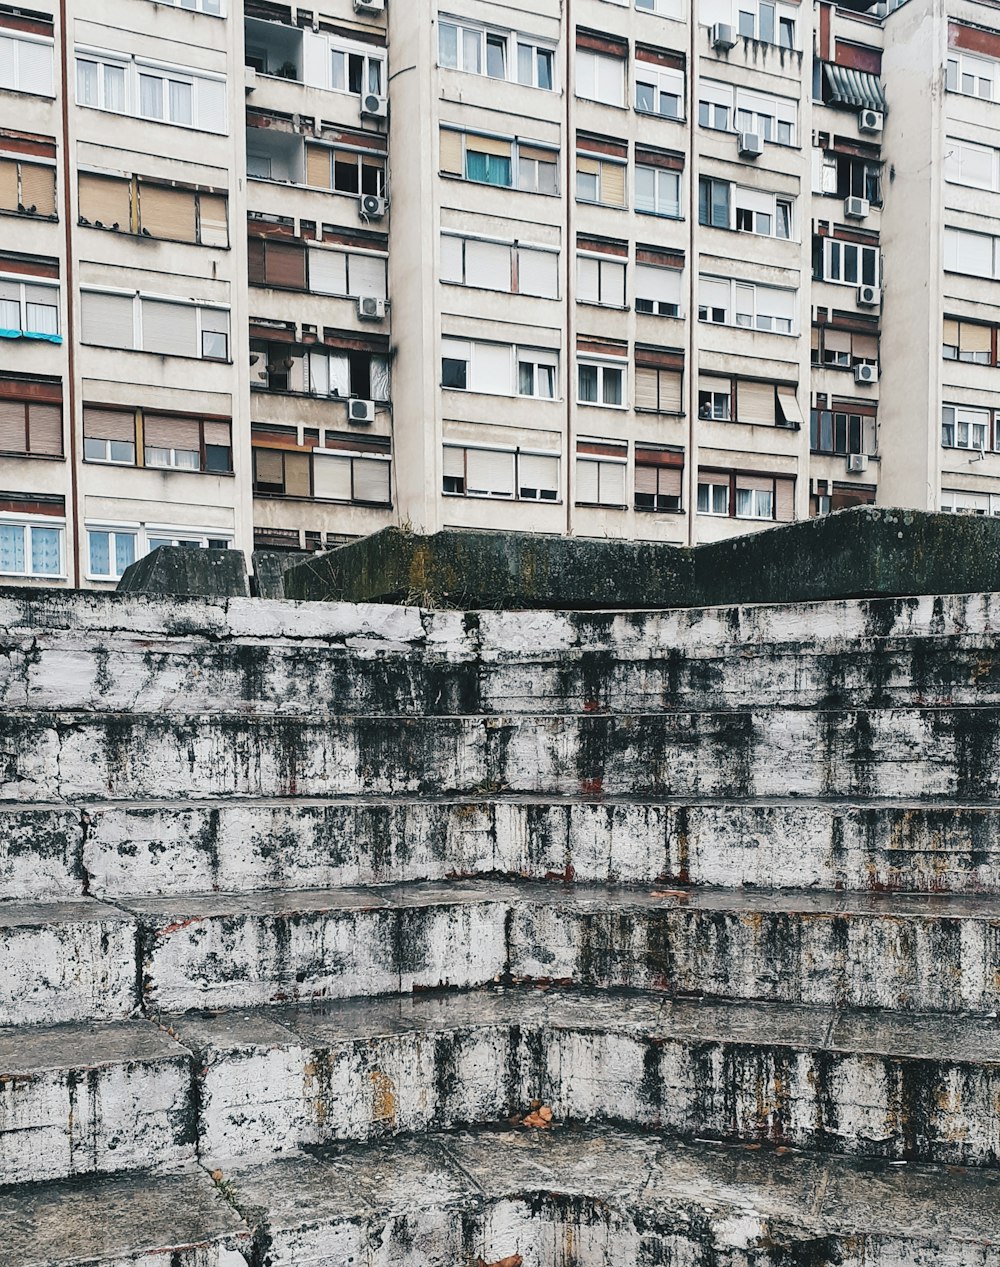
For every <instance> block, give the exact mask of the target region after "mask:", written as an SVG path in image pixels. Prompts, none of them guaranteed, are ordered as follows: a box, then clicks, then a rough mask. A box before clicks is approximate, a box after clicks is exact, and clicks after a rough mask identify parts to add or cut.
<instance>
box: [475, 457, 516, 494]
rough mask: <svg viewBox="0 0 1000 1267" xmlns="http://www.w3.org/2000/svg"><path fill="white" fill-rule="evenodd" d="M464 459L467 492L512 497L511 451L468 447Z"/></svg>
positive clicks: (512, 469) (512, 458) (512, 465)
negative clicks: (466, 473) (466, 474)
mask: <svg viewBox="0 0 1000 1267" xmlns="http://www.w3.org/2000/svg"><path fill="white" fill-rule="evenodd" d="M465 460H466V469H467V470H468V473H469V474H468V485H467V489H466V491H467V492H470V493H492V494H494V495H495V496H498V497H513V495H514V454H513V453H510V452H508V453H504V452H502V451H500V450H497V449H468V450H466V455H465Z"/></svg>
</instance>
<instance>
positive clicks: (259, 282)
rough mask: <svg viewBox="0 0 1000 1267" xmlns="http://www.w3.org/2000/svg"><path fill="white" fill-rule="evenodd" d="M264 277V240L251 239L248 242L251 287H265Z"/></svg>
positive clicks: (248, 276)
mask: <svg viewBox="0 0 1000 1267" xmlns="http://www.w3.org/2000/svg"><path fill="white" fill-rule="evenodd" d="M264 277H265V272H264V239H263V238H250V240H249V241H248V242H247V280H248V281H249V282H250V285H251V286H263V285H264Z"/></svg>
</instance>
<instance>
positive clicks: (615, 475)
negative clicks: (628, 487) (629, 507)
mask: <svg viewBox="0 0 1000 1267" xmlns="http://www.w3.org/2000/svg"><path fill="white" fill-rule="evenodd" d="M599 478H600V481H601V487H600V501H601V505H602V506H622V505H624V504H625V465H624V463H618V462H601V463H600V471H599Z"/></svg>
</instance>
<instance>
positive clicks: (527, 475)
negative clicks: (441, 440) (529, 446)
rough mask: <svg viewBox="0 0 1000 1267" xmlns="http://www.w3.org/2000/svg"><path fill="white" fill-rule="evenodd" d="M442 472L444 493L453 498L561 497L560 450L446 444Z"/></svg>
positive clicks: (534, 499) (518, 498) (536, 499)
mask: <svg viewBox="0 0 1000 1267" xmlns="http://www.w3.org/2000/svg"><path fill="white" fill-rule="evenodd" d="M442 471H443V476H442V478H443V483H442V492H444V493H445V494H446V495H447V496H451V497H499V498H512V499H514V500H517V501H547V502H554V501H557V500H558V498H559V455H558V454H557V453H545V452H537V453H536V452H530V451H527V452H526V451H522V450H520V449H503V448H495V449H492V448H489V447H487V446H485V445H453V444H446V445H445V446H444V455H443V468H442Z"/></svg>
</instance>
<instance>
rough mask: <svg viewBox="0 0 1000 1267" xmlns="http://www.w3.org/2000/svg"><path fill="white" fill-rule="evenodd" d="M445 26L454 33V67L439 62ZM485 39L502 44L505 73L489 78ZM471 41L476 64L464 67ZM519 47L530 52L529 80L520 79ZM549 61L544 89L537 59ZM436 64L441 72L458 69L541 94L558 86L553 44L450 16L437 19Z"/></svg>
mask: <svg viewBox="0 0 1000 1267" xmlns="http://www.w3.org/2000/svg"><path fill="white" fill-rule="evenodd" d="M445 27H454V28H455V30H456V40H455V43H456V57H455V65H454V66H452V65H450V64H449V63H447V62H445V61H443V60H442V52H441V47H442V34H441V33H442V31H443V30H444V28H445ZM466 36H468V39H469V44H468V45H467V44H466ZM487 37H490V38H491V39H493V40H502V41H503V44H504V71H505V73H504V74H503V75H502V76H501V75H490V74H489V72H488V65H489V55H488V49H487ZM473 41H475V42H476V44H477V49H478V54H477V57H478V65H477V66H467V65H465V62H466V60H467V59H466V53H467V51H468V49H469V48H470V47H471V45H472V43H473ZM522 48H528V49H530V50H531V78H530V79H529V80H526V79H522V78H521V60H520V53H521V49H522ZM540 55H541V56H545V57H547V58H548V64H549V75H550V79H551V81H552V82H551V86H548V87H547V86H546V85H544V84H542V83H540V82H539V79H540V78H541V76H540V75H539V73H538V71H539V56H540ZM437 64H438V66H440V67H441V68H442V69H444V70H457V71H461V72H462V73H463V74H466V75H482V76H483V77H484V78H486V79H499V80H502V81H504V82H507V83H514V84H519V85H520V86H521V87H522V88H537V89H538V90H539V91H541V92H556V91H558V85H557V82H556V47H555V45H554V44H551V43H549V42H548V41H546V40H541V39H538V38H536V37H535V36H533V35H526V34H523V33H522V32H520V31H513V30H506V29H505V28H503V27H497V26H486V25H481V24H480V23H477V22H475V21H470V20H469V19H468V18H462V17H454V16H452V15H451V14H444V13H442V14H441V15H439V17H438V45H437Z"/></svg>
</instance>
